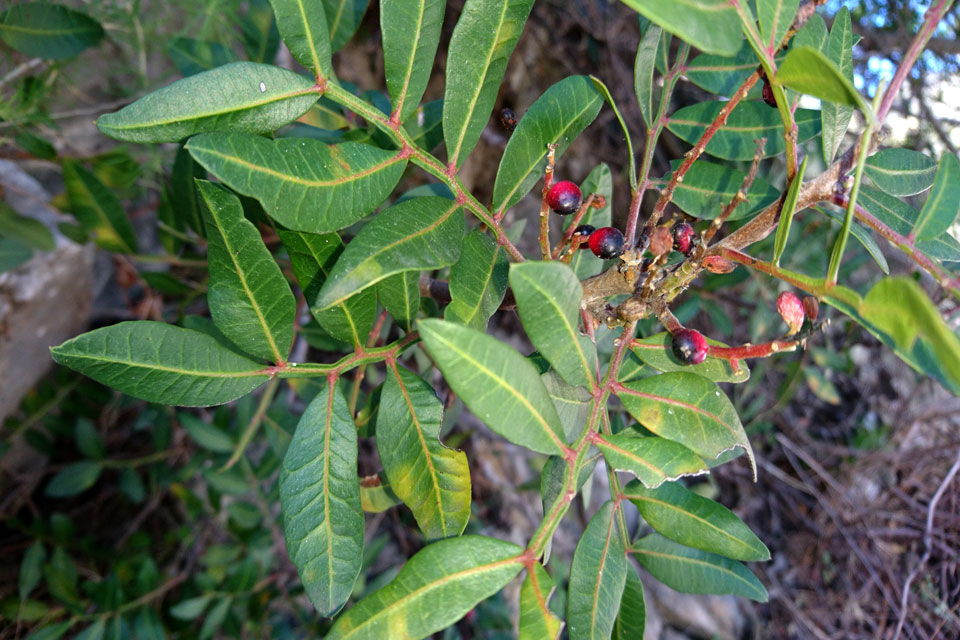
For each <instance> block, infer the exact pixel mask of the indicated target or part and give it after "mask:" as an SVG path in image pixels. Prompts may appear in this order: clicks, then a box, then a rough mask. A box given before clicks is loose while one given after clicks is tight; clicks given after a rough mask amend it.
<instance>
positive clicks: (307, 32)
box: [296, 0, 326, 77]
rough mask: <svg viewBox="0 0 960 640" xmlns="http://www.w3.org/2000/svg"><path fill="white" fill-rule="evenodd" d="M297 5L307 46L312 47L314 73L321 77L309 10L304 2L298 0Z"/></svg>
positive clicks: (321, 9)
mask: <svg viewBox="0 0 960 640" xmlns="http://www.w3.org/2000/svg"><path fill="white" fill-rule="evenodd" d="M296 3H297V8H298V9H299V10H300V20H301V21H302V22H303V32H304V36H306V38H307V44H308V45H309V46H310V57H311V58H313V72H314V73H315V74H316V75H317V77H320V74H321V73H322V70H321V69H320V57H319V56H318V55H317V46H316V45H315V44H314V42H313V32H312V31H311V29H310V22H309V21H308V20H307V10H306V8H305V7H304V6H303V0H296ZM320 11H323V7H322V6H321V7H320ZM324 17H326V16H324Z"/></svg>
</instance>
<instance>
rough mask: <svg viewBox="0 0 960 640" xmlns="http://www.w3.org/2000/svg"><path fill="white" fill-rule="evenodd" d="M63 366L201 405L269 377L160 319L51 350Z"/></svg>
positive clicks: (165, 400)
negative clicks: (159, 320)
mask: <svg viewBox="0 0 960 640" xmlns="http://www.w3.org/2000/svg"><path fill="white" fill-rule="evenodd" d="M50 353H51V355H52V356H53V359H54V360H55V361H56V362H58V363H59V364H62V365H64V366H65V367H70V368H71V369H73V370H74V371H79V372H80V373H82V374H84V375H85V376H88V377H90V378H93V379H94V380H96V381H97V382H100V383H102V384H105V385H107V386H109V387H113V388H114V389H117V390H118V391H121V392H123V393H126V394H129V395H131V396H134V397H136V398H141V399H143V400H147V401H149V402H159V403H162V404H171V405H180V406H188V407H205V406H210V405H215V404H223V403H224V402H230V401H231V400H236V399H237V398H239V397H240V396H242V395H246V394H248V393H250V392H251V391H253V390H254V389H256V388H257V387H259V386H260V385H261V384H263V383H264V382H266V380H267V379H268V378H269V375H268V374H267V371H265V370H264V368H263V366H262V365H261V364H259V363H257V362H254V361H253V360H250V359H249V358H246V357H244V356H241V355H240V354H237V353H234V352H233V351H230V350H229V349H227V348H226V347H224V346H221V345H220V343H218V342H217V341H216V340H215V339H213V338H211V337H210V336H208V335H206V334H203V333H200V332H198V331H191V330H190V329H182V328H180V327H175V326H173V325H169V324H165V323H163V322H149V321H140V322H121V323H119V324H115V325H111V326H109V327H103V328H102V329H95V330H94V331H90V332H88V333H84V334H81V335H79V336H77V337H76V338H73V339H71V340H67V341H66V342H64V343H63V344H61V345H60V346H58V347H53V348H51V349H50Z"/></svg>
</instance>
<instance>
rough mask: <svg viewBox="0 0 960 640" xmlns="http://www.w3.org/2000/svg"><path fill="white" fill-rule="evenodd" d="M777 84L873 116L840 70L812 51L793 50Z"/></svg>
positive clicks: (782, 65) (778, 73)
mask: <svg viewBox="0 0 960 640" xmlns="http://www.w3.org/2000/svg"><path fill="white" fill-rule="evenodd" d="M777 81H778V82H779V83H780V84H782V85H784V86H785V87H790V88H791V89H793V90H794V91H799V92H800V93H805V94H807V95H808V96H814V97H815V98H820V99H821V100H826V101H828V102H832V103H834V104H839V105H847V106H850V107H859V108H860V110H861V111H863V112H864V113H865V114H867V113H870V114H872V113H873V112H872V111H871V109H870V107H869V106H868V105H867V103H866V102H865V101H864V100H863V98H862V97H861V96H860V94H859V93H858V92H857V90H856V89H855V88H854V86H853V82H852V81H850V80H848V79H847V78H846V77H845V76H844V74H843V71H841V70H840V68H839V67H837V65H835V64H834V63H833V62H832V61H831V60H830V59H829V58H827V56H825V55H823V54H822V53H820V51H818V50H817V49H814V48H813V47H792V48H791V49H790V52H789V53H788V54H787V57H786V58H785V59H784V60H783V63H782V64H781V65H780V69H779V70H778V71H777Z"/></svg>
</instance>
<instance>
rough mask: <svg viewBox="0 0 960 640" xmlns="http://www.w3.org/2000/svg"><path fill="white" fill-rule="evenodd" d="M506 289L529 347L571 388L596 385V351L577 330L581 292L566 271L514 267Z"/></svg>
mask: <svg viewBox="0 0 960 640" xmlns="http://www.w3.org/2000/svg"><path fill="white" fill-rule="evenodd" d="M510 286H511V287H512V288H513V295H514V297H515V298H516V300H517V310H518V311H519V312H520V320H521V322H522V323H523V328H524V330H525V331H526V332H527V335H528V336H529V337H530V341H531V342H532V343H533V346H534V347H536V348H537V350H538V351H539V352H540V354H541V355H543V357H545V358H546V359H547V360H548V361H549V362H550V364H551V365H552V366H553V368H554V369H556V371H557V373H559V374H560V376H561V377H562V378H563V379H564V380H566V381H567V382H568V383H569V384H571V385H573V386H584V387H589V388H593V387H594V386H596V383H595V380H594V379H595V377H596V375H597V349H596V347H595V346H594V344H593V342H591V341H590V338H588V337H587V336H585V335H581V334H580V331H579V329H578V328H577V323H578V321H579V318H580V299H581V298H582V297H583V287H582V286H581V284H580V281H579V280H577V276H576V275H575V274H574V273H573V271H572V270H571V269H570V267H568V266H567V265H565V264H562V263H560V262H523V263H516V264H513V265H511V267H510Z"/></svg>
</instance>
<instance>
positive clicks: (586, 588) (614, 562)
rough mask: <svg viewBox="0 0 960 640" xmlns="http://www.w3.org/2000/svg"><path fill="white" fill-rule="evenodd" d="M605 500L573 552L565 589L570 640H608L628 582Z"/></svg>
mask: <svg viewBox="0 0 960 640" xmlns="http://www.w3.org/2000/svg"><path fill="white" fill-rule="evenodd" d="M616 508H617V507H616V506H615V504H614V503H613V502H611V501H608V502H607V503H605V504H604V505H603V506H602V507H600V510H599V511H597V513H596V514H595V515H594V516H593V517H592V518H590V522H589V523H588V524H587V528H586V530H585V531H584V532H583V536H582V537H581V538H580V541H579V542H578V543H577V548H576V550H575V551H574V552H573V562H572V563H571V564H570V584H569V586H568V587H567V624H568V625H569V633H570V640H580V639H581V638H591V639H592V638H609V637H610V634H611V632H612V631H613V622H614V619H615V618H616V617H617V610H618V609H619V608H620V597H621V596H622V595H623V586H624V583H625V582H626V579H627V568H628V562H627V556H626V553H625V550H624V547H623V538H622V537H621V535H620V532H618V531H617V519H616V518H615V517H614V514H615V512H616Z"/></svg>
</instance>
